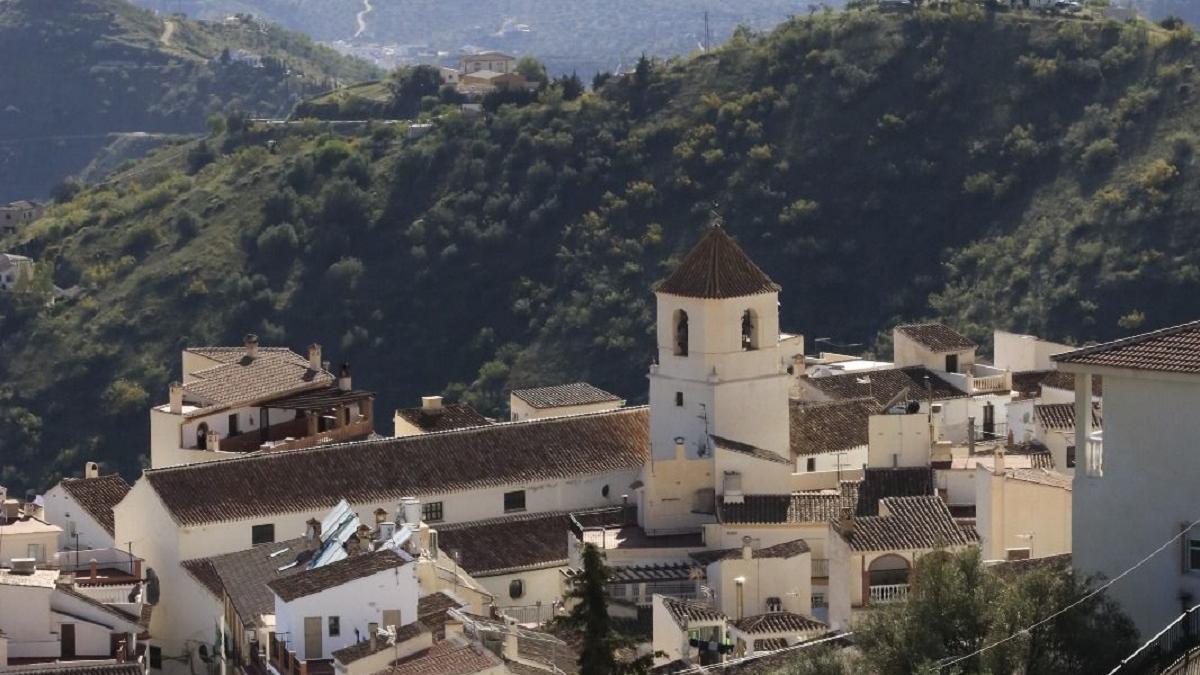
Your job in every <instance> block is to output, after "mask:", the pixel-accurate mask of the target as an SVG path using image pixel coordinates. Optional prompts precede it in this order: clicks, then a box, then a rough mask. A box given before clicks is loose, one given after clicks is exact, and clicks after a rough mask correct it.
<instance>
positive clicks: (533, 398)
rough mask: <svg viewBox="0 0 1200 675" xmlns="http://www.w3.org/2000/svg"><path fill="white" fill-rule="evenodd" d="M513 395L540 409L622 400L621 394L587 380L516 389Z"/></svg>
mask: <svg viewBox="0 0 1200 675" xmlns="http://www.w3.org/2000/svg"><path fill="white" fill-rule="evenodd" d="M512 395H513V396H516V397H517V398H519V399H521V400H522V401H524V402H526V403H528V404H529V405H531V406H533V407H534V408H539V409H542V408H561V407H563V406H572V405H589V404H592V403H610V402H615V401H620V400H621V397H620V396H617V395H616V394H610V393H608V392H607V391H604V390H603V389H600V388H598V387H593V386H592V385H590V384H588V383H587V382H573V383H571V384H559V385H554V386H550V387H536V388H533V389H514V390H513V392H512Z"/></svg>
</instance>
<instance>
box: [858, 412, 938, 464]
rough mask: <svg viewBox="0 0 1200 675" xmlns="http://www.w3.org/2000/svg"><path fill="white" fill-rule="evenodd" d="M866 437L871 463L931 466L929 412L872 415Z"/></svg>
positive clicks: (869, 461) (868, 460)
mask: <svg viewBox="0 0 1200 675" xmlns="http://www.w3.org/2000/svg"><path fill="white" fill-rule="evenodd" d="M867 439H868V443H869V448H868V452H867V466H869V467H872V468H892V467H918V466H929V451H930V447H931V440H930V424H929V417H928V415H924V414H921V413H914V414H912V415H871V417H870V419H869V420H868V423H867Z"/></svg>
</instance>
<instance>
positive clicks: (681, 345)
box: [675, 309, 688, 356]
mask: <svg viewBox="0 0 1200 675" xmlns="http://www.w3.org/2000/svg"><path fill="white" fill-rule="evenodd" d="M687 355H688V315H687V312H685V311H683V310H682V309H680V310H676V311H675V356H687Z"/></svg>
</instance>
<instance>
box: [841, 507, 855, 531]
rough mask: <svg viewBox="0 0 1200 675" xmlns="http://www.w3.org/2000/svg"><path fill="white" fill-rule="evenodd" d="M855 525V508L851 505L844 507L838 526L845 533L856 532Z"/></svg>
mask: <svg viewBox="0 0 1200 675" xmlns="http://www.w3.org/2000/svg"><path fill="white" fill-rule="evenodd" d="M855 526H856V524H855V522H854V510H853V509H851V508H850V507H843V508H842V514H841V517H840V518H838V528H839V529H841V531H842V533H843V534H854V530H855Z"/></svg>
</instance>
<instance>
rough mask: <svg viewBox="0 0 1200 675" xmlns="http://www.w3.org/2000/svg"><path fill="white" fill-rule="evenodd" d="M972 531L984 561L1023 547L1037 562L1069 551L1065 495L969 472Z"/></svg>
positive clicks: (1068, 509) (978, 471)
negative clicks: (973, 500)
mask: <svg viewBox="0 0 1200 675" xmlns="http://www.w3.org/2000/svg"><path fill="white" fill-rule="evenodd" d="M975 484H976V489H977V495H976V512H975V515H976V527H977V528H978V530H979V537H980V548H981V550H982V551H983V556H984V558H985V559H987V560H1004V559H1005V558H1006V557H1007V554H1006V551H1007V550H1008V549H1016V548H1028V549H1030V556H1031V557H1034V558H1042V557H1045V556H1051V555H1058V554H1060V553H1070V552H1071V491H1070V490H1065V489H1063V488H1059V487H1052V486H1049V485H1041V484H1038V483H1030V482H1028V481H1019V480H1013V479H1012V478H1009V477H1007V476H997V475H995V474H993V473H992V472H991V471H990V470H988V469H987V468H986V467H977V468H976V469H975Z"/></svg>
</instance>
